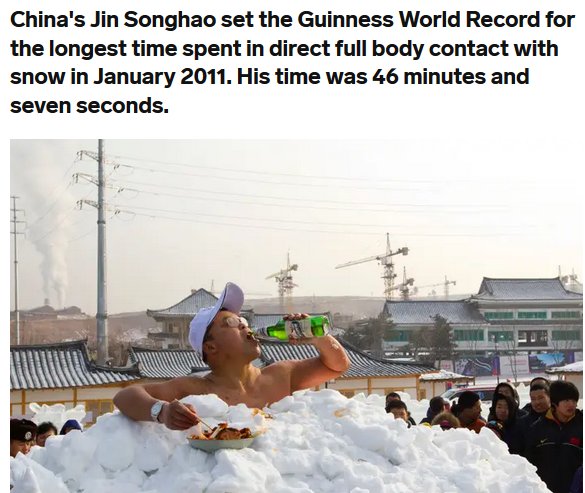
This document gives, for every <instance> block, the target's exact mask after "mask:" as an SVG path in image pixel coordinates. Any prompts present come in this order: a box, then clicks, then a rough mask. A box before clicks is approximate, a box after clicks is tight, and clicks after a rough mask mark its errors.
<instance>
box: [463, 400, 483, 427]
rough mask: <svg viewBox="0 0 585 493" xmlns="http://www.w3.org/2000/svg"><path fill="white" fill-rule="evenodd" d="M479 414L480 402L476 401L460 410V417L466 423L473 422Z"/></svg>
mask: <svg viewBox="0 0 585 493" xmlns="http://www.w3.org/2000/svg"><path fill="white" fill-rule="evenodd" d="M480 415H481V402H480V401H477V402H476V403H475V404H474V405H473V407H468V408H467V409H464V410H463V411H461V416H460V417H461V418H463V421H464V422H466V423H473V422H474V421H476V420H477V419H478V418H479V416H480Z"/></svg>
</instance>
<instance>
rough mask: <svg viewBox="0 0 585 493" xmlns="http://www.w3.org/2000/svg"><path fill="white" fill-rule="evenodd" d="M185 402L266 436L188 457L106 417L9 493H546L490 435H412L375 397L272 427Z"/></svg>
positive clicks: (286, 412)
mask: <svg viewBox="0 0 585 493" xmlns="http://www.w3.org/2000/svg"><path fill="white" fill-rule="evenodd" d="M184 401H185V402H189V403H191V404H193V405H194V406H195V407H196V409H197V410H198V412H199V414H200V415H201V417H202V418H203V419H204V420H205V421H206V422H208V423H209V424H211V425H212V426H213V425H214V424H215V423H218V422H220V421H227V422H229V423H230V424H231V425H233V426H236V427H243V426H247V427H249V428H251V429H252V430H256V431H262V430H263V431H264V432H263V434H261V435H260V436H258V437H257V438H256V440H255V441H254V443H253V444H252V446H251V447H250V448H247V449H243V450H220V451H217V452H215V453H211V454H208V453H206V452H203V451H201V450H195V449H193V448H191V447H190V446H189V444H188V442H187V440H186V436H187V435H188V434H190V433H192V432H193V430H189V431H186V432H180V431H170V430H167V429H166V428H165V427H163V426H161V425H159V424H156V423H136V422H133V421H131V420H129V419H127V418H126V417H124V416H122V415H120V414H119V413H114V414H107V415H105V416H102V417H101V418H99V420H98V422H97V423H96V424H95V425H94V426H92V427H91V428H90V429H89V430H88V431H86V432H83V433H82V432H79V431H72V432H70V433H69V434H67V435H65V436H59V437H51V438H49V439H48V440H47V446H46V448H44V449H43V448H39V447H34V448H33V450H32V451H31V453H30V454H29V455H28V456H23V455H21V454H19V455H18V457H17V458H16V459H12V460H11V481H12V484H14V489H13V490H12V493H19V492H23V491H26V492H31V493H49V492H51V493H53V492H55V493H65V492H67V491H70V492H83V493H104V492H106V491H107V492H108V493H122V492H124V493H135V492H150V493H155V492H161V493H162V492H165V493H167V492H168V493H173V492H177V493H184V492H185V491H205V492H209V493H213V492H215V493H224V492H237V493H243V492H246V493H248V492H250V493H252V492H271V493H308V492H324V493H326V492H335V493H338V492H351V493H365V492H368V491H369V492H372V493H374V492H376V493H378V492H385V491H386V492H392V493H412V492H424V493H439V492H450V493H458V492H459V493H474V492H476V493H479V492H488V493H506V492H510V493H512V492H513V493H538V492H543V493H544V492H546V491H547V489H546V487H545V485H544V483H542V482H541V481H540V479H539V478H538V476H537V475H536V472H535V468H534V467H533V466H532V465H530V464H529V463H528V462H527V461H525V460H524V459H523V458H522V457H519V456H514V455H509V454H508V452H507V449H506V445H505V444H504V443H503V442H501V441H500V440H498V438H497V437H496V436H495V434H494V433H493V432H491V431H490V430H487V429H484V430H482V432H481V433H480V434H479V435H477V434H475V433H473V432H470V431H468V430H464V429H458V430H450V431H441V429H440V428H439V427H434V428H429V427H425V426H418V427H413V428H410V429H408V428H407V426H406V423H405V422H403V421H402V420H395V419H394V417H393V416H392V415H391V414H386V413H385V411H384V397H383V396H379V395H370V396H369V397H367V398H366V397H365V396H364V395H363V394H360V395H357V396H355V397H353V398H351V399H347V398H346V397H344V396H343V395H341V394H339V393H338V392H336V391H334V390H321V391H319V392H313V391H302V392H297V393H295V394H294V395H293V396H290V397H285V398H284V399H282V400H281V401H279V402H277V403H275V404H273V405H272V406H270V407H269V408H266V409H265V411H266V412H267V413H269V414H270V415H272V417H273V418H272V419H271V418H265V417H264V415H263V414H262V413H257V414H255V413H254V410H252V409H248V408H247V407H245V406H243V405H238V406H232V407H228V406H227V405H226V404H225V403H224V402H223V401H221V400H220V399H219V398H218V397H217V396H215V395H206V396H191V397H188V398H186V399H184ZM413 402H416V401H412V402H411V404H412V403H413ZM421 407H422V405H421Z"/></svg>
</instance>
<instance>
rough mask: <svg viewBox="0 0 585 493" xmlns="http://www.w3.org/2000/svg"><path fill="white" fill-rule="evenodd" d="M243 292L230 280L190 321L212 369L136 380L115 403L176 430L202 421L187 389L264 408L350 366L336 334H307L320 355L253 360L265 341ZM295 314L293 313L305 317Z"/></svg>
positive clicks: (193, 340)
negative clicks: (245, 308) (255, 330)
mask: <svg viewBox="0 0 585 493" xmlns="http://www.w3.org/2000/svg"><path fill="white" fill-rule="evenodd" d="M243 304H244V293H243V292H242V290H241V289H240V288H239V287H238V286H237V285H236V284H233V283H227V285H226V287H225V289H224V290H223V292H222V293H221V295H220V297H219V299H218V301H217V303H216V304H215V306H213V307H210V308H204V309H202V310H200V311H199V312H198V313H197V315H196V316H195V317H194V318H193V320H192V321H191V323H190V325H189V329H190V331H189V342H190V343H191V345H192V346H193V348H194V349H195V350H196V351H198V352H199V353H200V354H201V355H202V357H203V361H205V362H206V363H207V364H208V365H209V368H210V369H211V372H210V373H208V374H207V375H205V376H204V377H202V378H200V377H194V376H186V377H178V378H174V379H173V380H169V381H167V382H162V383H153V384H145V385H132V386H130V387H127V388H125V389H123V390H121V391H120V392H118V394H117V395H116V396H115V397H114V404H115V405H116V406H117V407H118V409H120V411H121V412H122V413H124V414H125V415H126V416H128V417H129V418H132V419H134V420H136V421H150V420H154V421H158V422H161V423H164V424H165V425H166V426H167V427H168V428H170V429H172V430H184V429H187V428H190V427H191V426H193V425H195V424H197V423H198V417H197V414H196V410H195V409H193V408H192V407H191V406H187V405H184V404H182V403H181V402H179V399H182V398H183V397H186V396H188V395H201V394H217V395H218V396H219V397H220V398H221V399H223V400H224V401H225V402H226V403H227V404H229V405H235V404H240V403H243V404H246V405H247V406H249V407H257V408H262V407H264V406H266V405H267V404H270V403H273V402H276V401H279V400H280V399H282V398H283V397H285V396H288V395H290V394H292V393H293V392H294V391H296V390H301V389H306V388H310V387H316V386H318V385H320V384H322V383H323V382H326V381H328V380H331V379H334V378H337V377H339V376H340V375H341V374H343V373H344V372H345V371H346V370H347V369H348V368H349V358H348V356H347V353H346V352H345V350H344V349H343V347H342V346H341V344H339V343H338V342H337V341H336V340H335V339H334V338H333V337H332V336H330V335H325V336H323V337H315V338H307V339H304V340H303V342H304V343H308V344H313V345H314V346H315V348H316V349H317V351H318V352H319V356H318V357H315V358H309V359H305V360H302V361H279V362H277V363H273V364H271V365H268V366H266V367H265V368H257V367H255V366H253V365H252V361H254V360H255V359H256V358H258V356H260V345H259V343H258V340H257V339H256V338H255V337H254V336H253V335H252V332H251V331H250V330H249V328H248V325H247V323H245V321H244V320H243V319H242V318H241V317H240V316H239V313H240V310H241V308H242V305H243ZM303 317H304V316H302V315H295V316H294V318H303Z"/></svg>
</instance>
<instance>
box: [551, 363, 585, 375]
mask: <svg viewBox="0 0 585 493" xmlns="http://www.w3.org/2000/svg"><path fill="white" fill-rule="evenodd" d="M545 371H546V373H557V374H558V373H583V361H576V362H575V363H570V364H568V365H565V366H557V367H555V368H549V369H548V370H545Z"/></svg>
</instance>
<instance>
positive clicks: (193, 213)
mask: <svg viewBox="0 0 585 493" xmlns="http://www.w3.org/2000/svg"><path fill="white" fill-rule="evenodd" d="M111 207H113V208H116V209H118V212H128V209H139V210H146V211H156V212H163V213H172V214H185V215H189V216H203V217H214V218H220V219H242V220H246V221H268V222H278V223H291V224H315V225H321V226H357V227H373V228H382V229H387V228H404V227H405V226H404V225H403V224H395V225H389V224H368V223H348V222H341V223H339V222H337V223H335V222H321V221H299V220H295V219H284V218H282V217H278V218H261V217H250V216H234V215H224V214H212V213H205V212H199V211H189V210H177V209H160V208H155V207H144V206H137V205H125V204H112V205H111ZM124 208H127V209H126V210H125V209H124ZM420 226H421V227H427V226H426V225H420ZM500 226H501V227H504V228H505V227H508V228H519V227H524V228H526V227H530V228H535V227H538V226H537V225H522V226H515V225H508V226H506V225H500ZM466 227H476V228H477V227H479V228H484V227H485V226H483V225H467V226H466Z"/></svg>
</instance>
